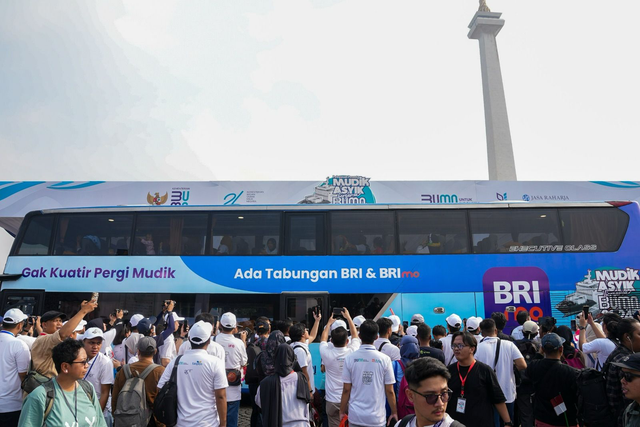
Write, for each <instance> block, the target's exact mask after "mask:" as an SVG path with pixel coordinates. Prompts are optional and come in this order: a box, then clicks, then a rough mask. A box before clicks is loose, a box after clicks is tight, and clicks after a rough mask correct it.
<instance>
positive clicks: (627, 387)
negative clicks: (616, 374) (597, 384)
mask: <svg viewBox="0 0 640 427" xmlns="http://www.w3.org/2000/svg"><path fill="white" fill-rule="evenodd" d="M612 364H613V365H616V366H618V367H619V368H622V380H621V382H622V393H623V394H624V397H626V398H627V399H630V400H633V402H631V404H630V405H629V406H627V409H625V411H624V415H623V420H624V423H623V425H624V426H625V427H635V426H640V381H638V378H640V353H638V354H632V355H630V356H625V357H624V358H623V359H622V360H621V361H620V362H612Z"/></svg>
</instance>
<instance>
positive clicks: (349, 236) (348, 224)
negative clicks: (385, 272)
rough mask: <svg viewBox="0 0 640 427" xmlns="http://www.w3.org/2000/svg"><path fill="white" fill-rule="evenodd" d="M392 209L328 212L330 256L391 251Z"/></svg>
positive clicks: (392, 251) (392, 236)
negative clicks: (384, 210) (387, 210)
mask: <svg viewBox="0 0 640 427" xmlns="http://www.w3.org/2000/svg"><path fill="white" fill-rule="evenodd" d="M394 234H395V233H394V217H393V212H374V211H355V212H331V253H332V254H333V255H358V254H360V255H372V254H373V255H380V254H384V253H394V252H395V251H394V245H393V242H394V241H395V238H394Z"/></svg>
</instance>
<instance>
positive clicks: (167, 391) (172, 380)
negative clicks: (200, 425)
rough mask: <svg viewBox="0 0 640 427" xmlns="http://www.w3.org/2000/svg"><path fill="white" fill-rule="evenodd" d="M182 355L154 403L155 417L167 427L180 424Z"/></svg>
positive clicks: (177, 359)
mask: <svg viewBox="0 0 640 427" xmlns="http://www.w3.org/2000/svg"><path fill="white" fill-rule="evenodd" d="M181 358H182V355H180V356H178V357H177V358H176V362H175V364H174V365H173V369H172V370H171V377H169V381H167V382H166V383H164V385H163V386H162V389H161V390H160V391H159V392H158V395H157V396H156V400H155V401H154V402H153V415H155V416H156V419H157V420H158V421H160V422H161V423H162V424H165V425H166V426H167V427H174V426H175V425H176V424H178V365H180V359H181Z"/></svg>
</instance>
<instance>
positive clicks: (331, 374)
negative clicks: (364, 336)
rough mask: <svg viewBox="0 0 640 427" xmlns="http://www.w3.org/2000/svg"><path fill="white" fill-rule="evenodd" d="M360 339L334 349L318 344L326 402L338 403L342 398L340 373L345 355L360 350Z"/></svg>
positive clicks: (330, 346)
mask: <svg viewBox="0 0 640 427" xmlns="http://www.w3.org/2000/svg"><path fill="white" fill-rule="evenodd" d="M361 343H362V342H361V341H360V338H354V339H352V340H351V342H350V343H349V344H348V345H347V346H346V347H335V346H333V345H330V344H328V343H327V342H326V341H322V342H321V343H320V357H322V364H323V365H324V373H325V383H324V389H325V393H326V395H325V396H326V399H327V402H331V403H340V399H341V398H342V386H343V383H342V371H343V369H344V360H345V358H346V357H347V355H349V354H351V353H353V352H354V351H356V350H358V349H359V348H360V344H361Z"/></svg>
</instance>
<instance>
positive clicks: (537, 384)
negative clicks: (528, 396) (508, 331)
mask: <svg viewBox="0 0 640 427" xmlns="http://www.w3.org/2000/svg"><path fill="white" fill-rule="evenodd" d="M563 343H564V339H563V338H561V337H560V336H559V335H558V334H555V333H553V332H548V333H547V334H546V335H545V336H544V337H542V350H543V351H544V359H543V360H534V361H533V362H531V364H529V366H527V370H526V375H527V378H531V379H532V381H533V388H534V391H535V394H534V396H533V415H534V418H535V420H536V425H538V422H542V423H545V424H546V425H551V426H577V425H578V421H577V419H576V413H577V403H578V402H577V397H576V393H577V391H578V390H577V388H578V387H577V382H576V381H577V378H578V373H579V372H580V371H578V370H577V369H575V368H573V367H571V366H569V365H565V364H563V363H561V362H560V357H561V356H562V344H563Z"/></svg>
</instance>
